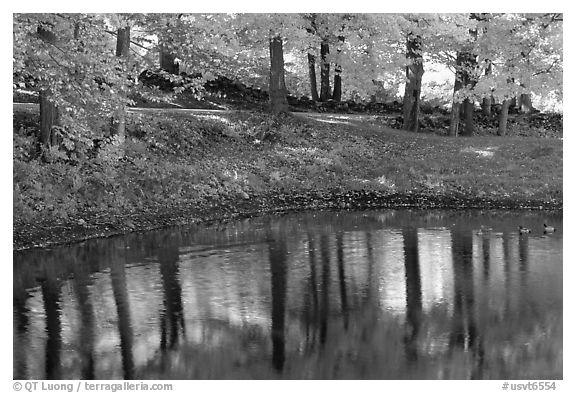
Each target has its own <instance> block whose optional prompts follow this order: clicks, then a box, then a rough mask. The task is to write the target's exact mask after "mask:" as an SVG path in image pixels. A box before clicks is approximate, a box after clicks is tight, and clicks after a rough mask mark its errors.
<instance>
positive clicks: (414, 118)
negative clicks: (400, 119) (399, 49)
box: [403, 33, 424, 132]
mask: <svg viewBox="0 0 576 393" xmlns="http://www.w3.org/2000/svg"><path fill="white" fill-rule="evenodd" d="M421 48H422V38H421V37H420V36H418V35H414V34H412V33H410V34H409V35H408V39H407V40H406V58H407V60H408V65H407V66H406V88H405V89H404V127H403V128H404V129H405V130H407V131H413V132H418V131H419V128H420V126H419V121H418V118H419V115H420V91H421V89H422V75H424V63H423V59H422V52H421Z"/></svg>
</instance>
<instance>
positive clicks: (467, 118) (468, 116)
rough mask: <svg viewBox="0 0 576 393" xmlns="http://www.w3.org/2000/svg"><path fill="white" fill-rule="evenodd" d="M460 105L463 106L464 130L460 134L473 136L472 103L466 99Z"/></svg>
mask: <svg viewBox="0 0 576 393" xmlns="http://www.w3.org/2000/svg"><path fill="white" fill-rule="evenodd" d="M462 105H463V106H464V128H463V129H462V132H461V133H460V134H461V135H462V136H472V135H474V101H473V100H471V99H470V98H466V99H465V100H464V102H463V103H462Z"/></svg>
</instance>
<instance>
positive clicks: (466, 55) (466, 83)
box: [449, 51, 476, 136]
mask: <svg viewBox="0 0 576 393" xmlns="http://www.w3.org/2000/svg"><path fill="white" fill-rule="evenodd" d="M475 66H476V58H475V56H474V55H473V54H472V53H470V52H464V51H463V52H458V55H457V57H456V76H455V81H454V96H456V94H457V93H458V91H459V90H461V89H462V88H464V87H473V86H474V85H475V84H476V81H475V80H474V79H473V77H472V75H471V71H472V68H473V67H475ZM456 104H457V103H456V102H455V100H454V99H453V102H452V118H451V122H450V131H449V135H452V136H457V135H458V126H459V123H460V119H459V115H460V109H461V106H462V110H463V115H464V118H465V127H464V129H463V130H462V132H460V134H461V135H466V136H470V135H472V134H473V133H474V101H472V100H471V99H470V98H466V99H465V100H464V102H463V103H462V104H461V105H460V104H458V105H456ZM452 123H454V124H452Z"/></svg>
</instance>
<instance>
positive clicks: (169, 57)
mask: <svg viewBox="0 0 576 393" xmlns="http://www.w3.org/2000/svg"><path fill="white" fill-rule="evenodd" d="M160 68H162V69H163V70H164V71H166V72H168V73H169V74H173V75H179V74H180V64H178V62H176V55H175V54H174V53H173V52H172V50H171V49H170V47H169V44H168V43H163V44H161V45H160Z"/></svg>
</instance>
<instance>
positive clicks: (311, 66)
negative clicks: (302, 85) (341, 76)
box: [308, 53, 318, 101]
mask: <svg viewBox="0 0 576 393" xmlns="http://www.w3.org/2000/svg"><path fill="white" fill-rule="evenodd" d="M308 75H310V94H311V96H312V101H318V87H317V83H316V56H314V55H313V54H311V53H308Z"/></svg>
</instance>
